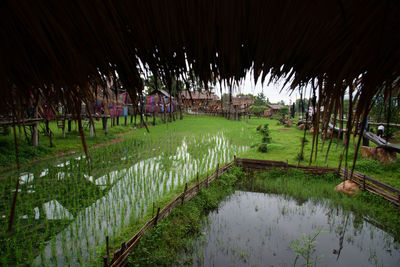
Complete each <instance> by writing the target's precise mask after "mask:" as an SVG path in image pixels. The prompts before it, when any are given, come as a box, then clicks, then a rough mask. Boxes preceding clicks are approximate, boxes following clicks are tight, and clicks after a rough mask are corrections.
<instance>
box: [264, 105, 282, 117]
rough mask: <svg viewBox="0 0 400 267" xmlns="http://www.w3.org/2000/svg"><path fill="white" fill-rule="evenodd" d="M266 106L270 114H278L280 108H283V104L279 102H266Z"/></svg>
mask: <svg viewBox="0 0 400 267" xmlns="http://www.w3.org/2000/svg"><path fill="white" fill-rule="evenodd" d="M267 107H269V110H270V114H271V115H273V114H278V113H279V111H280V109H281V108H283V107H284V106H283V105H281V104H268V105H267Z"/></svg>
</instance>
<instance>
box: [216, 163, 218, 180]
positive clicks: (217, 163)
mask: <svg viewBox="0 0 400 267" xmlns="http://www.w3.org/2000/svg"><path fill="white" fill-rule="evenodd" d="M215 175H216V176H217V178H216V180H218V175H219V163H217V171H216V172H215Z"/></svg>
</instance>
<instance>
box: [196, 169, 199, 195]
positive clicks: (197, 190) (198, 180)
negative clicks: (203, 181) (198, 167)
mask: <svg viewBox="0 0 400 267" xmlns="http://www.w3.org/2000/svg"><path fill="white" fill-rule="evenodd" d="M196 180H197V191H199V190H200V183H199V172H197V178H196Z"/></svg>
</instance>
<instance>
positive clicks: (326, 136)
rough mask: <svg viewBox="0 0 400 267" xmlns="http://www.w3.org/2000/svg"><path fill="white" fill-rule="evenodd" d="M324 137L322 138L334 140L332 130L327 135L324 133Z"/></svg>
mask: <svg viewBox="0 0 400 267" xmlns="http://www.w3.org/2000/svg"><path fill="white" fill-rule="evenodd" d="M322 135H323V136H322V138H323V139H330V138H332V130H331V129H328V130H327V131H326V133H325V132H323V133H322Z"/></svg>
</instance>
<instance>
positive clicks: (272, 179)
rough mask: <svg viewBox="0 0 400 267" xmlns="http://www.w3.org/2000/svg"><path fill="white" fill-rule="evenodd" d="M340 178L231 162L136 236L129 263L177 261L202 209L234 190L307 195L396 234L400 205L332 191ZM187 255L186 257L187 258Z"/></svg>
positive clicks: (399, 233)
mask: <svg viewBox="0 0 400 267" xmlns="http://www.w3.org/2000/svg"><path fill="white" fill-rule="evenodd" d="M339 181H340V180H339V179H338V178H337V177H336V176H335V174H328V175H323V176H319V175H310V174H305V173H304V172H302V171H299V170H288V171H282V170H279V169H277V170H271V171H269V172H258V173H254V174H245V173H243V172H242V171H241V169H239V168H233V169H231V170H230V171H229V172H228V173H225V174H224V175H222V176H221V179H220V180H219V181H215V182H214V183H212V184H211V186H210V187H209V189H203V190H201V192H200V193H199V194H198V195H197V196H196V197H194V198H193V199H192V200H191V201H189V202H187V203H185V204H184V205H182V206H180V207H178V208H176V209H175V210H174V211H173V212H172V213H171V214H170V215H169V216H168V217H167V218H166V219H164V220H163V221H162V222H160V223H159V224H158V225H157V227H155V228H153V229H151V230H150V231H149V232H148V233H147V234H146V235H145V236H144V237H143V239H142V240H141V241H140V242H139V245H138V247H137V248H136V249H135V250H134V252H133V253H132V254H131V256H130V258H129V262H130V265H131V266H169V265H172V264H174V263H178V264H189V265H190V264H191V262H179V257H178V256H179V255H180V253H182V251H190V250H191V249H192V244H193V239H195V238H197V237H198V236H199V234H200V232H201V230H202V229H203V227H204V225H205V223H206V220H205V218H206V215H207V213H208V212H209V211H210V210H212V209H215V208H217V207H218V205H219V203H220V202H221V201H222V200H223V199H224V198H225V197H226V196H228V195H230V194H231V193H232V192H234V190H236V189H239V190H245V191H255V192H264V193H274V194H284V195H286V196H287V197H288V198H294V199H295V200H296V201H297V202H299V203H300V204H301V203H303V202H306V201H308V200H311V201H315V202H316V203H317V202H325V203H326V204H328V205H330V206H332V207H341V208H343V209H345V210H348V211H352V212H354V213H355V214H356V216H357V215H358V216H359V218H360V220H359V222H360V223H361V222H362V219H367V220H368V221H369V222H370V223H373V224H375V225H376V226H378V227H380V228H382V229H384V230H385V231H387V232H389V233H391V234H392V235H393V236H395V237H396V238H398V237H400V226H399V224H398V221H399V219H400V212H399V210H398V209H397V208H396V207H394V206H392V205H391V204H389V203H388V202H387V201H385V200H383V199H382V198H379V197H377V196H375V195H372V194H369V193H366V192H359V193H358V194H357V195H356V196H353V197H351V196H347V195H344V194H341V193H337V192H335V191H334V190H333V187H334V186H335V185H337V184H338V182H339ZM188 259H189V261H190V260H191V258H190V257H189V258H188ZM188 259H186V260H188Z"/></svg>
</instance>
